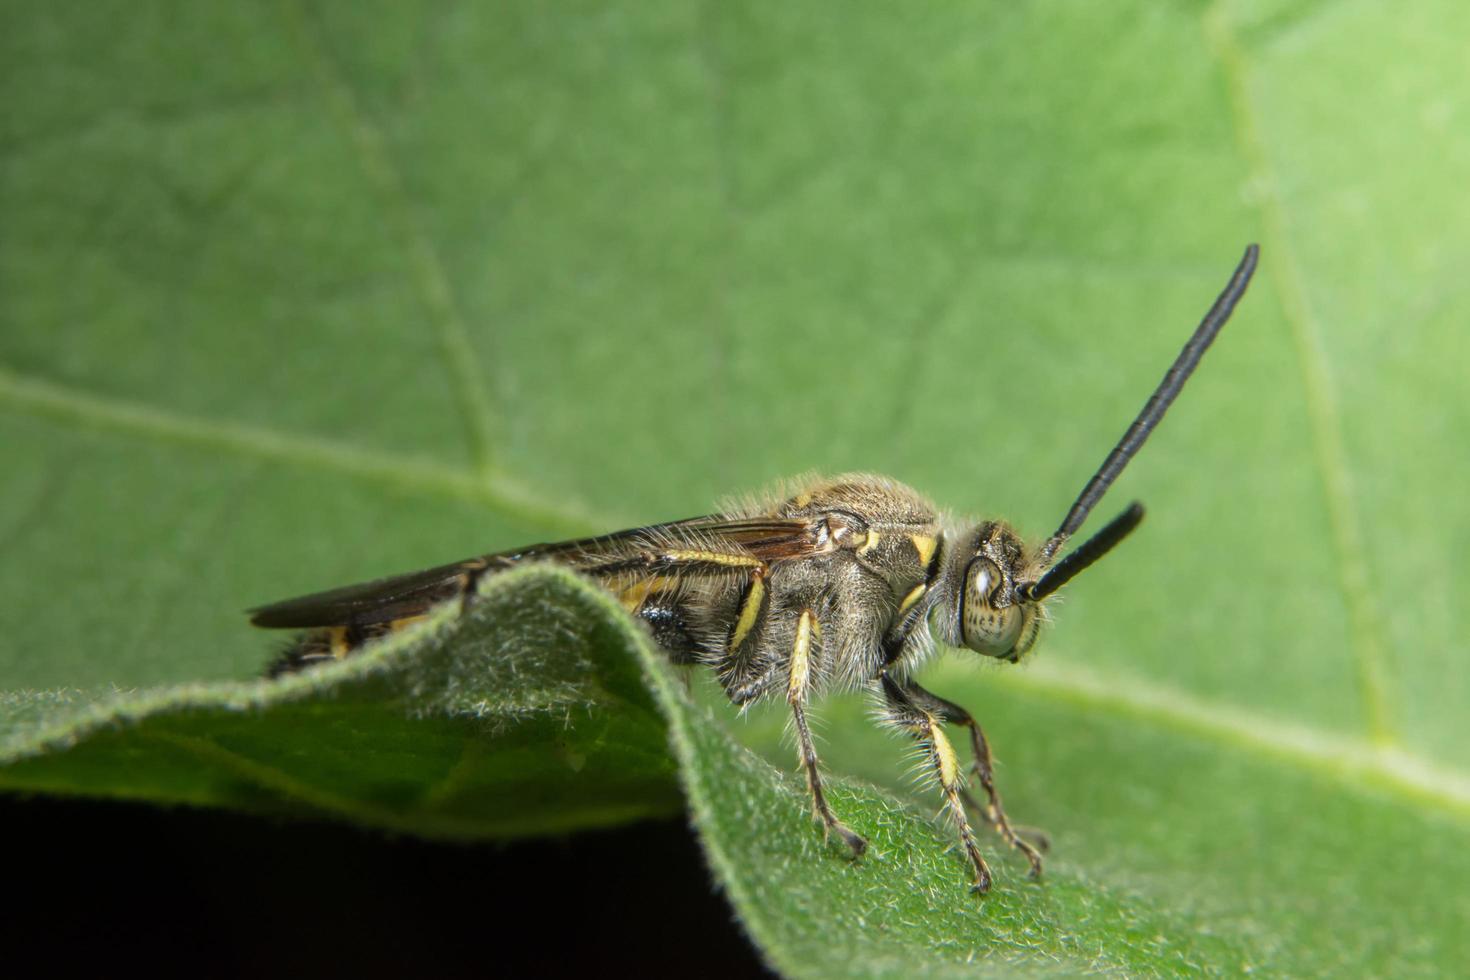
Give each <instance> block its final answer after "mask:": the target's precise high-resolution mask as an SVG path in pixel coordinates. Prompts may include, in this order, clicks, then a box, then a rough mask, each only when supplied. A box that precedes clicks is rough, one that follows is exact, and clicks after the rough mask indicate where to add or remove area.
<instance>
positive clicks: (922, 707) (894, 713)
mask: <svg viewBox="0 0 1470 980" xmlns="http://www.w3.org/2000/svg"><path fill="white" fill-rule="evenodd" d="M878 677H879V680H881V681H882V683H883V699H884V701H885V704H886V708H885V714H886V715H887V717H888V720H889V721H890V722H892V723H893V724H894V725H895V726H897V727H898V728H900V729H902V730H903V731H905V732H908V733H909V734H910V735H912V736H913V737H914V738H915V739H916V740H918V742H919V744H920V745H922V746H923V747H924V752H925V755H927V756H928V758H929V763H930V765H932V766H933V767H934V775H935V777H936V778H937V779H938V780H939V788H940V790H942V791H943V793H944V801H945V804H946V805H947V807H948V809H949V815H950V817H951V818H953V820H954V825H955V829H956V830H958V831H959V832H960V843H961V844H963V845H964V848H965V854H966V855H967V856H968V857H969V859H970V863H971V864H972V865H974V868H975V884H974V885H973V886H972V887H973V889H974V891H977V892H982V893H983V892H987V891H989V890H990V868H989V866H988V865H986V863H985V858H983V857H981V855H980V848H979V846H978V845H976V843H975V833H974V831H972V830H971V829H970V818H969V817H968V816H966V815H965V804H964V801H963V800H962V798H961V794H962V793H963V792H964V790H963V789H962V787H961V782H960V759H959V756H958V755H956V754H955V750H954V746H953V745H951V744H950V743H949V738H948V736H946V735H945V734H944V729H943V728H942V727H941V718H940V716H939V715H938V714H937V713H936V712H935V711H933V710H932V708H930V707H929V706H928V704H927V703H924V702H922V701H921V699H918V698H915V697H914V696H913V694H912V692H913V691H915V690H919V691H922V690H923V689H922V688H915V687H914V686H913V685H905V684H900V683H899V682H898V681H896V680H894V679H893V678H892V677H889V676H888V674H887V673H883V674H879V675H878Z"/></svg>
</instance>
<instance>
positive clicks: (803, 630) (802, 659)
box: [786, 609, 868, 856]
mask: <svg viewBox="0 0 1470 980" xmlns="http://www.w3.org/2000/svg"><path fill="white" fill-rule="evenodd" d="M820 637H821V627H820V626H818V625H817V617H816V614H815V613H813V612H812V611H811V610H810V609H803V610H802V611H801V615H800V616H799V617H798V618H797V621H796V640H795V642H793V643H792V645H791V662H790V667H789V673H788V675H787V682H786V703H787V704H789V705H791V717H792V720H793V721H795V723H796V744H797V749H798V751H799V752H800V753H801V765H802V768H804V769H805V770H806V785H807V789H809V790H810V791H811V794H812V808H813V809H814V810H815V811H816V816H817V819H819V820H821V821H822V826H823V828H824V829H825V830H826V831H828V832H829V833H836V834H837V836H839V837H841V838H842V839H843V840H844V841H846V842H847V846H848V847H850V848H852V853H853V855H854V856H857V855H860V854H862V853H863V851H864V850H866V849H867V846H868V842H867V841H865V840H863V839H862V837H860V836H858V835H857V834H855V833H853V832H852V831H851V830H849V829H848V828H847V827H846V826H845V825H844V824H843V823H842V821H840V820H838V819H837V817H836V815H834V814H833V813H832V807H831V806H830V805H828V803H827V796H826V794H825V793H823V792H822V774H821V772H820V770H819V763H818V761H817V750H816V749H815V748H814V747H813V746H812V731H811V729H810V728H808V727H807V723H806V697H807V691H808V685H809V682H810V680H811V669H812V644H813V641H814V640H818V639H820Z"/></svg>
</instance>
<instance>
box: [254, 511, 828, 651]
mask: <svg viewBox="0 0 1470 980" xmlns="http://www.w3.org/2000/svg"><path fill="white" fill-rule="evenodd" d="M825 540H826V535H825V532H824V525H823V522H822V520H821V518H816V519H813V518H805V517H803V518H779V517H749V518H745V517H728V516H725V515H719V514H716V515H711V516H708V517H694V518H690V519H688V520H683V521H672V522H670V523H667V524H654V525H650V526H648V527H640V528H633V529H631V530H628V531H617V532H615V533H612V534H604V535H599V536H597V537H591V538H578V539H576V540H572V541H558V542H552V543H548V544H538V545H531V546H529V547H525V548H519V549H516V550H514V551H504V552H496V553H494V554H489V555H481V556H480V557H478V558H469V559H466V560H464V561H458V562H453V563H451V564H448V565H440V566H438V567H436V568H429V569H425V570H423V571H419V572H410V573H408V574H406V575H395V576H390V577H388V578H381V579H376V580H374V581H371V582H363V583H360V584H358V585H348V586H343V587H342V588H338V589H330V590H328V591H326V592H316V593H313V594H311V595H306V596H300V597H299V598H295V599H286V600H284V601H282V602H276V603H271V604H270V605H266V606H260V607H257V608H255V609H251V610H249V612H250V621H251V622H252V623H254V624H255V625H256V626H263V627H266V628H267V629H311V628H320V627H326V626H346V625H353V626H371V625H375V624H378V623H388V622H392V621H394V620H398V619H407V618H410V617H413V616H421V615H423V614H425V613H427V612H428V611H429V609H430V608H431V607H433V606H435V605H438V604H439V603H441V602H446V601H449V600H451V599H455V598H458V597H459V596H461V595H463V594H464V591H465V589H466V588H468V587H469V584H470V583H472V582H474V581H475V580H476V579H477V578H478V577H479V576H481V575H483V574H486V573H492V572H494V571H497V570H500V569H505V568H510V567H513V566H514V565H517V564H519V563H521V562H525V561H538V560H545V561H557V562H561V563H563V564H566V565H568V566H570V567H572V568H575V569H577V570H579V571H583V572H586V573H587V574H589V575H592V576H594V577H600V578H612V577H632V578H634V579H636V578H638V577H639V576H640V574H647V575H653V574H669V573H670V572H677V573H678V574H681V575H708V574H729V573H730V572H731V571H732V569H740V568H753V567H756V566H759V565H765V564H768V563H771V562H776V561H789V560H792V559H797V558H802V557H805V556H807V555H812V554H816V553H819V552H820V551H821V550H823V549H822V545H823V543H824V542H825Z"/></svg>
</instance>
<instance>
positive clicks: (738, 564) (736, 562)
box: [664, 549, 765, 568]
mask: <svg viewBox="0 0 1470 980" xmlns="http://www.w3.org/2000/svg"><path fill="white" fill-rule="evenodd" d="M664 557H665V558H668V559H669V560H670V561H706V562H709V563H710V564H711V565H729V566H730V567H731V568H760V567H761V566H763V565H764V564H765V562H763V561H761V560H760V559H759V558H752V557H750V556H749V555H727V554H725V553H723V552H720V551H702V550H699V549H694V550H690V551H665V552H664Z"/></svg>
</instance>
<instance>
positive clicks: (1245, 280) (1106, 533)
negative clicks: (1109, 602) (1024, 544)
mask: <svg viewBox="0 0 1470 980" xmlns="http://www.w3.org/2000/svg"><path fill="white" fill-rule="evenodd" d="M1259 255H1260V248H1259V247H1258V246H1256V245H1249V246H1247V247H1246V250H1245V255H1244V256H1242V257H1241V260H1240V264H1239V265H1238V266H1236V267H1235V273H1234V274H1233V275H1232V276H1231V277H1230V281H1229V282H1228V283H1226V285H1225V289H1224V291H1223V292H1221V293H1220V295H1219V297H1218V298H1217V299H1216V300H1215V305H1214V306H1211V307H1210V311H1209V312H1208V313H1206V314H1205V318H1204V319H1203V320H1201V321H1200V325H1199V326H1198V327H1196V328H1195V331H1194V334H1193V336H1191V337H1190V338H1189V342H1188V343H1186V344H1185V345H1184V349H1183V350H1181V351H1180V352H1179V356H1178V357H1176V358H1174V363H1173V364H1172V365H1171V366H1170V367H1169V370H1168V372H1167V373H1166V374H1165V375H1164V380H1162V381H1160V382H1159V386H1158V387H1157V388H1155V389H1154V393H1153V394H1152V395H1151V396H1149V400H1148V402H1147V403H1146V404H1145V405H1144V406H1143V411H1141V412H1139V413H1138V417H1137V418H1135V419H1134V420H1133V424H1132V425H1130V426H1129V427H1128V431H1127V432H1124V433H1123V438H1122V439H1120V440H1118V444H1117V445H1116V446H1114V447H1113V451H1112V452H1110V453H1108V458H1107V459H1105V460H1103V464H1102V466H1100V467H1099V468H1098V471H1097V472H1096V473H1094V474H1093V476H1092V479H1091V480H1088V481H1087V486H1085V487H1083V488H1082V492H1081V493H1080V494H1078V496H1077V501H1076V502H1075V503H1074V504H1072V509H1071V510H1069V511H1067V517H1066V519H1065V520H1063V521H1062V525H1061V527H1059V528H1057V530H1056V533H1055V534H1053V535H1052V536H1051V537H1050V538H1048V539H1047V542H1046V544H1044V545H1042V547H1041V551H1040V553H1039V554H1038V556H1037V557H1038V559H1039V561H1040V562H1041V564H1042V565H1043V566H1045V565H1047V564H1050V563H1051V560H1052V559H1053V558H1054V557H1055V556H1056V553H1057V552H1058V551H1059V550H1060V549H1061V547H1062V545H1064V544H1066V542H1067V539H1068V538H1070V537H1071V536H1072V534H1073V532H1075V531H1076V530H1077V529H1078V528H1079V527H1081V526H1082V522H1083V521H1085V520H1087V515H1088V514H1089V513H1091V512H1092V508H1093V507H1094V506H1096V505H1097V502H1098V501H1099V500H1101V499H1102V496H1103V494H1105V493H1107V492H1108V487H1110V486H1112V485H1113V481H1114V480H1116V479H1117V478H1118V474H1119V473H1122V472H1123V467H1125V466H1127V465H1128V461H1129V460H1131V459H1132V458H1133V457H1134V455H1136V454H1137V453H1138V450H1139V449H1141V448H1142V447H1143V444H1144V442H1145V441H1146V440H1147V439H1148V437H1149V433H1151V432H1153V430H1154V427H1155V426H1157V425H1158V424H1159V421H1160V420H1161V419H1163V417H1164V413H1165V412H1167V411H1168V410H1169V406H1170V405H1172V404H1173V403H1174V399H1175V398H1176V397H1178V395H1179V390H1180V389H1181V388H1183V387H1184V382H1186V381H1188V380H1189V376H1190V375H1191V374H1193V373H1194V369H1195V368H1196V367H1198V366H1199V362H1200V358H1202V357H1204V356H1205V351H1206V350H1208V349H1209V347H1210V344H1211V342H1213V341H1214V339H1215V335H1216V334H1218V333H1219V332H1220V328H1221V327H1223V326H1225V321H1227V320H1229V319H1230V314H1231V313H1233V312H1234V311H1235V304H1237V303H1239V302H1240V298H1241V296H1243V295H1245V288H1246V286H1248V285H1249V284H1250V281H1251V276H1252V275H1254V274H1255V271H1256V259H1257V257H1258V256H1259ZM1141 520H1143V507H1142V506H1141V505H1139V504H1136V503H1135V504H1134V505H1133V506H1131V507H1129V508H1128V509H1127V510H1126V511H1124V512H1123V513H1122V514H1121V515H1119V516H1118V517H1117V518H1115V519H1114V520H1113V522H1112V523H1111V524H1109V525H1108V526H1107V527H1105V528H1103V529H1102V531H1100V532H1099V533H1098V534H1097V535H1096V536H1095V537H1093V538H1092V539H1091V540H1089V541H1088V542H1087V543H1086V544H1084V545H1083V546H1082V547H1080V548H1078V549H1077V550H1076V551H1074V552H1073V553H1072V554H1070V555H1068V556H1067V557H1066V558H1065V559H1063V561H1062V562H1061V564H1059V565H1057V567H1056V568H1054V569H1052V570H1051V571H1050V572H1048V573H1047V574H1046V575H1044V576H1043V577H1042V578H1041V580H1040V581H1039V582H1037V583H1035V584H1034V585H1031V586H1028V587H1026V588H1025V592H1026V593H1027V597H1028V598H1035V599H1040V598H1043V597H1045V596H1047V595H1050V594H1051V593H1052V592H1055V591H1056V590H1057V589H1059V588H1060V587H1061V586H1062V585H1063V584H1064V583H1065V582H1066V581H1067V580H1068V579H1070V578H1072V577H1073V576H1074V575H1076V574H1077V573H1078V572H1080V571H1082V570H1083V569H1084V568H1086V567H1087V566H1088V565H1091V564H1092V563H1093V562H1095V561H1097V560H1098V559H1099V558H1101V557H1102V556H1103V555H1104V554H1106V553H1107V551H1108V549H1110V548H1112V547H1113V546H1114V545H1116V544H1117V543H1118V542H1119V541H1121V540H1123V538H1124V537H1125V536H1126V535H1127V534H1128V532H1129V531H1132V530H1133V529H1134V528H1135V527H1137V526H1138V522H1139V521H1141ZM1063 572H1066V574H1065V575H1062V574H1061V573H1063ZM1043 586H1046V587H1045V588H1043Z"/></svg>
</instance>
